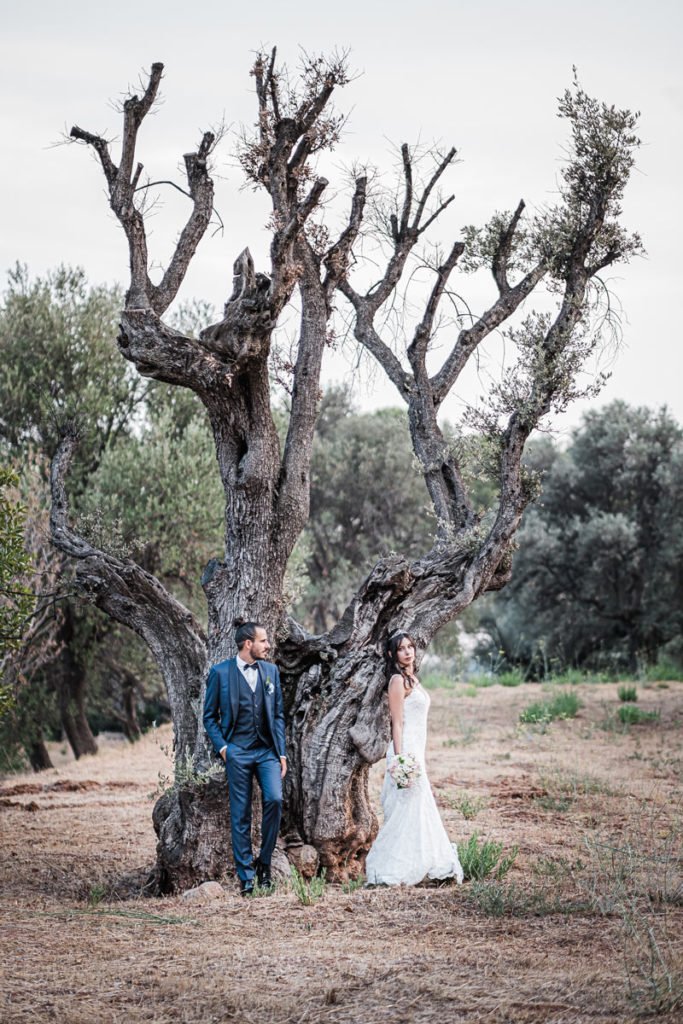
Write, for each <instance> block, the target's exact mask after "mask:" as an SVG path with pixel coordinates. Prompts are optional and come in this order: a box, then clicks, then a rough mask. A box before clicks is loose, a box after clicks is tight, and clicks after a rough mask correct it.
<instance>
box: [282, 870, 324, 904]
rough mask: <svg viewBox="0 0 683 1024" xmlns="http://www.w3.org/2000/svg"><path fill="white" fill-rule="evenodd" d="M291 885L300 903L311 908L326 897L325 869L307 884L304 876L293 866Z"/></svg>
mask: <svg viewBox="0 0 683 1024" xmlns="http://www.w3.org/2000/svg"><path fill="white" fill-rule="evenodd" d="M291 884H292V891H293V893H294V895H295V896H296V898H297V899H298V901H299V903H302V904H303V905H304V906H305V907H310V906H311V905H312V904H313V903H317V902H318V900H319V899H321V897H322V896H324V895H325V889H326V886H327V882H326V880H325V868H323V870H322V872H321V873H320V874H319V875H314V876H313V878H312V879H311V880H310V882H307V881H306V879H305V878H304V876H303V875H302V874H301V873H300V872H299V871H297V869H296V868H295V867H294V865H293V864H292V866H291Z"/></svg>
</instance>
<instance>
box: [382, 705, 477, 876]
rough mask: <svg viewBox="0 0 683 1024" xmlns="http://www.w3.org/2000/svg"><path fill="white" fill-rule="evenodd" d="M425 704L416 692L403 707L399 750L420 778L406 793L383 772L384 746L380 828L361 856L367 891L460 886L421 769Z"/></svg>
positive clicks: (391, 749)
mask: <svg viewBox="0 0 683 1024" xmlns="http://www.w3.org/2000/svg"><path fill="white" fill-rule="evenodd" d="M430 703H431V701H430V698H429V694H428V693H427V691H426V690H424V689H423V688H422V687H421V686H416V687H415V688H414V689H413V690H412V691H411V693H409V694H408V695H407V696H406V697H405V699H404V701H403V739H402V742H401V749H402V752H403V753H405V754H413V755H414V756H415V757H416V758H417V760H418V761H419V762H420V765H421V766H422V773H421V775H420V777H419V779H417V781H416V782H415V783H414V784H413V785H412V786H411V787H410V788H409V789H398V788H397V786H396V783H395V782H394V781H393V780H392V778H391V776H390V775H389V771H388V768H389V764H390V763H391V759H392V757H393V756H394V744H393V742H392V743H390V744H389V749H388V750H387V772H386V775H385V776H384V786H383V788H382V810H383V811H384V824H383V825H382V827H381V829H380V830H379V833H378V835H377V838H376V839H375V842H374V843H373V845H372V848H371V849H370V852H369V853H368V856H367V861H366V874H367V882H368V885H417V884H418V882H421V881H422V880H423V879H425V878H455V879H456V880H457V881H458V883H460V882H462V868H461V866H460V861H459V860H458V851H457V847H456V846H455V843H451V842H450V841H449V839H448V836H447V835H446V830H445V828H444V826H443V822H442V821H441V815H440V814H439V809H438V807H437V806H436V801H435V800H434V794H433V793H432V788H431V786H430V785H429V779H428V778H427V772H426V769H425V747H426V745H427V715H428V713H429V705H430Z"/></svg>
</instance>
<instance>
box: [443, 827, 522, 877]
mask: <svg viewBox="0 0 683 1024" xmlns="http://www.w3.org/2000/svg"><path fill="white" fill-rule="evenodd" d="M518 853H519V847H518V846H513V847H512V849H511V850H510V852H509V853H508V854H506V855H505V856H503V844H502V843H495V842H493V841H492V840H485V841H484V842H482V843H481V845H480V844H479V833H478V832H474V833H473V834H472V835H471V836H470V838H469V839H468V841H467V842H466V843H465V844H464V845H462V846H458V856H459V857H460V863H461V864H462V870H463V873H464V875H465V878H466V879H472V880H475V881H480V880H481V879H482V878H487V877H488V876H489V875H493V877H494V878H497V879H499V880H500V879H501V878H504V877H505V875H506V874H507V873H508V871H509V870H510V868H511V867H512V865H513V864H514V863H515V859H516V857H517V854H518Z"/></svg>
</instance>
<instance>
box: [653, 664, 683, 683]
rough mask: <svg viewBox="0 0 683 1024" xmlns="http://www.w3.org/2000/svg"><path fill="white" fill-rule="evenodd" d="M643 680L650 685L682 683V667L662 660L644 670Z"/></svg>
mask: <svg viewBox="0 0 683 1024" xmlns="http://www.w3.org/2000/svg"><path fill="white" fill-rule="evenodd" d="M645 678H646V679H647V680H648V681H649V682H651V683H659V682H665V683H671V682H682V681H683V666H681V665H676V664H674V662H673V661H667V660H665V659H664V660H662V661H658V662H657V664H656V665H648V667H647V668H646V670H645Z"/></svg>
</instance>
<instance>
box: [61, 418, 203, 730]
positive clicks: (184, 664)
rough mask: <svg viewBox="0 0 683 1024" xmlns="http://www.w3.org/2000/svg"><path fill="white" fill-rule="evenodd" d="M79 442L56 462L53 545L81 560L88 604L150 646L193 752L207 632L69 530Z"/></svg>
mask: <svg viewBox="0 0 683 1024" xmlns="http://www.w3.org/2000/svg"><path fill="white" fill-rule="evenodd" d="M77 441H78V438H77V435H76V432H75V431H74V430H73V429H70V430H68V431H67V432H66V433H65V435H64V437H63V438H62V441H61V442H60V444H59V447H58V449H57V451H56V453H55V456H54V459H53V460H52V467H51V473H50V486H51V491H52V509H51V513H50V528H51V535H52V541H53V543H54V544H55V546H56V547H57V548H58V549H59V550H60V551H62V552H64V554H65V555H68V556H69V557H70V558H73V559H75V560H76V562H77V568H76V582H77V586H78V588H79V590H80V592H81V593H82V594H83V595H84V596H85V597H86V599H87V600H89V601H90V602H92V603H93V604H95V605H97V607H98V608H101V609H102V610H103V611H105V612H107V614H108V615H110V616H111V617H112V618H113V619H116V621H117V622H120V623H122V624H123V625H124V626H128V628H129V629H132V630H133V631H134V632H136V633H137V634H138V635H139V636H141V637H142V639H143V640H145V642H146V643H147V645H148V646H149V648H150V650H151V651H152V653H153V654H154V656H155V658H156V660H157V662H158V663H159V666H160V668H161V670H162V673H163V675H164V681H165V683H166V688H167V691H168V699H169V703H170V705H171V711H172V714H173V722H174V725H175V730H176V735H177V736H179V737H182V739H183V741H184V742H185V743H188V744H189V745H190V747H191V746H192V744H193V743H194V738H195V735H196V730H197V720H196V717H195V713H194V710H193V708H192V702H191V700H190V699H188V698H190V697H191V696H192V694H193V690H195V689H196V687H197V685H198V678H199V677H200V674H201V672H202V671H203V670H204V668H205V665H206V638H205V635H204V631H203V630H202V627H201V626H200V624H199V623H198V622H197V620H196V619H195V617H194V615H193V614H192V612H191V611H190V610H189V609H188V608H185V607H184V606H183V605H182V604H181V603H180V602H179V601H178V600H177V599H176V598H174V597H173V596H172V595H171V594H169V593H168V591H167V590H166V589H165V588H164V587H163V585H162V584H161V583H160V582H159V580H158V579H156V577H155V576H152V574H151V573H148V572H145V570H144V569H142V568H141V567H140V566H139V565H137V564H136V563H135V562H133V561H131V560H125V561H124V560H122V559H120V558H116V557H115V556H113V555H110V554H107V553H106V552H104V551H102V550H100V549H99V548H96V547H94V546H93V545H92V544H90V543H89V542H88V541H86V540H84V538H83V537H80V536H79V535H78V534H77V533H76V532H75V530H74V529H73V528H72V527H71V526H70V525H69V509H68V501H67V496H66V475H67V473H68V469H69V465H70V463H71V460H72V458H73V454H74V451H75V448H76V445H77ZM195 695H196V693H195ZM176 716H177V717H176Z"/></svg>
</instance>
